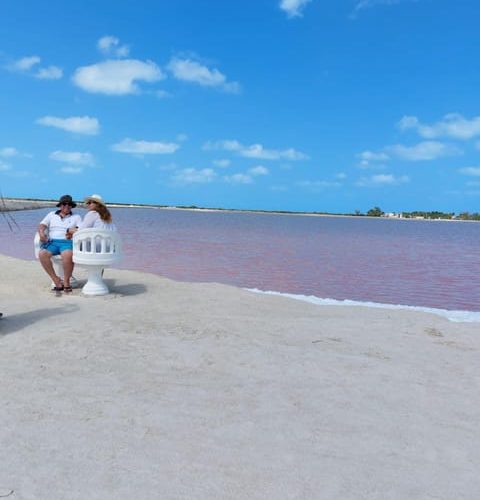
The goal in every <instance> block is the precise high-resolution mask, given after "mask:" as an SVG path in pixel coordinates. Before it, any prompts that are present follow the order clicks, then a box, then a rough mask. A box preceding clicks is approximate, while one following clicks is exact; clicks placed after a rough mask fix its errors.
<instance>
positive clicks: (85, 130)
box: [36, 116, 100, 135]
mask: <svg viewBox="0 0 480 500" xmlns="http://www.w3.org/2000/svg"><path fill="white" fill-rule="evenodd" d="M36 123H38V124H39V125H45V126H47V127H56V128H60V129H62V130H66V131H67V132H73V133H75V134H84V135H96V134H98V132H99V129H100V125H99V123H98V120H97V119H96V118H91V117H90V116H71V117H70V118H58V117H56V116H44V117H42V118H39V119H38V120H37V121H36Z"/></svg>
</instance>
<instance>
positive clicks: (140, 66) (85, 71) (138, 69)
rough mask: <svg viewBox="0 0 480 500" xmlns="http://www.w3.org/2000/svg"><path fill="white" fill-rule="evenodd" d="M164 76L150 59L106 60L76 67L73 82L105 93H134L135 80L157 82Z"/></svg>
mask: <svg viewBox="0 0 480 500" xmlns="http://www.w3.org/2000/svg"><path fill="white" fill-rule="evenodd" d="M163 78H165V75H164V74H163V73H162V71H161V70H160V68H159V67H158V66H157V65H156V64H155V63H154V62H152V61H146V62H143V61H139V60H137V59H122V60H107V61H104V62H101V63H97V64H92V65H91V66H83V67H80V68H77V69H76V70H75V73H74V75H73V77H72V80H73V83H74V84H75V85H77V86H78V87H80V88H81V89H82V90H85V91H86V92H91V93H99V94H107V95H125V94H136V93H138V92H139V91H140V89H139V87H138V85H137V82H148V83H152V82H157V81H159V80H162V79H163Z"/></svg>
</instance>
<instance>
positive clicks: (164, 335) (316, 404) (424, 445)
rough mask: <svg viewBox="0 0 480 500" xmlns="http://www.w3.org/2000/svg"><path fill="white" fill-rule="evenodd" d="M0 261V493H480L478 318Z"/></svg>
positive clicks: (354, 498) (22, 496)
mask: <svg viewBox="0 0 480 500" xmlns="http://www.w3.org/2000/svg"><path fill="white" fill-rule="evenodd" d="M0 269H1V280H0V311H1V312H3V313H4V318H3V319H1V320H0V349H1V362H0V377H1V382H2V383H1V385H0V391H1V395H0V398H1V402H2V408H1V411H0V445H1V446H0V459H1V467H0V497H8V498H11V499H12V500H13V499H15V500H57V499H58V500H63V499H68V500H76V499H78V500H80V499H81V500H85V499H89V500H93V499H99V500H100V499H102V500H105V499H115V500H124V499H125V500H126V499H129V500H130V499H139V500H150V499H162V500H170V499H172V500H173V499H192V500H200V499H202V500H203V499H205V500H207V499H208V500H212V499H241V500H247V499H248V500H254V499H255V500H257V499H258V500H260V499H322V500H323V499H327V500H328V499H341V500H350V499H351V500H359V499H369V500H372V499H378V500H380V499H381V500H385V499H399V500H400V499H402V500H405V499H408V500H412V499H442V500H443V499H445V500H447V499H448V500H452V499H455V500H460V499H469V500H473V499H476V498H478V492H479V491H480V475H479V474H478V470H479V466H480V432H479V430H478V426H479V423H480V406H479V404H478V395H479V390H480V363H479V351H480V325H479V324H478V323H453V322H450V321H448V320H447V319H445V318H442V317H439V316H435V315H431V314H426V313H421V312H414V311H390V310H382V309H369V308H360V307H355V308H352V307H335V306H318V305H312V304H307V303H302V302H300V301H296V300H292V299H288V298H284V297H276V296H267V295H260V294H255V293H252V292H248V291H245V290H240V289H237V288H234V287H230V286H224V285H218V284H190V283H179V282H174V281H171V280H168V279H165V278H162V277H159V276H155V275H149V274H142V273H138V272H130V271H123V270H117V269H108V270H107V271H106V281H107V283H108V285H109V286H110V289H111V292H112V293H111V294H109V295H106V296H103V297H93V298H92V297H90V298H86V297H84V296H82V295H81V294H80V291H79V290H78V289H77V290H75V291H74V293H73V295H72V296H66V295H62V296H60V297H56V296H54V294H52V293H51V292H50V291H49V280H48V278H47V276H46V274H45V273H44V272H43V271H42V270H41V268H40V265H39V264H38V263H37V262H27V261H21V260H17V259H13V258H10V257H5V256H0Z"/></svg>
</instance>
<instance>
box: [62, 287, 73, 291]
mask: <svg viewBox="0 0 480 500" xmlns="http://www.w3.org/2000/svg"><path fill="white" fill-rule="evenodd" d="M63 291H64V293H72V292H73V289H72V287H71V286H64V287H63Z"/></svg>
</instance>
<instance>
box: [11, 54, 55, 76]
mask: <svg viewBox="0 0 480 500" xmlns="http://www.w3.org/2000/svg"><path fill="white" fill-rule="evenodd" d="M40 62H41V59H40V57H39V56H29V57H22V58H21V59H18V60H17V61H15V62H14V63H13V64H11V65H10V66H8V69H9V70H10V71H17V72H21V73H27V74H28V75H29V76H34V77H35V78H38V79H39V80H58V79H60V78H62V76H63V70H62V69H61V68H59V67H58V66H47V67H44V68H38V69H37V71H36V72H35V73H34V72H33V67H34V66H37V65H38V64H40Z"/></svg>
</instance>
